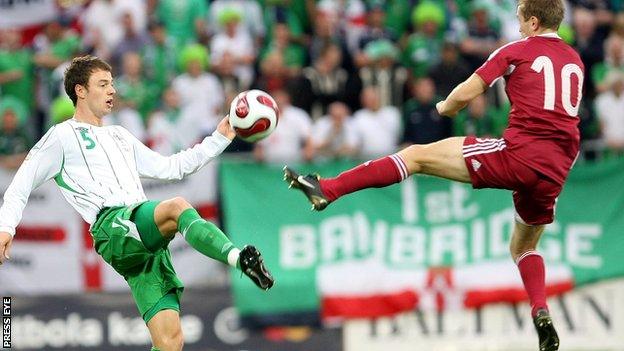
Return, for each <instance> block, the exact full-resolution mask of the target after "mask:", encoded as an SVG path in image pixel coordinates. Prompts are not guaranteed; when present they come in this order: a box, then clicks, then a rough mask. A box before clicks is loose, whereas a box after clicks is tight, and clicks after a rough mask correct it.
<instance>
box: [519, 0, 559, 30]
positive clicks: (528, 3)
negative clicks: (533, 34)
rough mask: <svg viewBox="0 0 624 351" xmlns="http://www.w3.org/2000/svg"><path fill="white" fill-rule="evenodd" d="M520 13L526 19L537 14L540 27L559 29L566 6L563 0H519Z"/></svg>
mask: <svg viewBox="0 0 624 351" xmlns="http://www.w3.org/2000/svg"><path fill="white" fill-rule="evenodd" d="M518 7H519V8H520V15H521V16H522V17H524V19H525V20H528V19H529V18H531V17H533V16H535V18H537V19H538V20H539V23H540V27H542V28H548V29H554V30H557V29H559V25H560V24H561V21H563V13H564V11H565V8H564V6H563V1H562V0H519V1H518Z"/></svg>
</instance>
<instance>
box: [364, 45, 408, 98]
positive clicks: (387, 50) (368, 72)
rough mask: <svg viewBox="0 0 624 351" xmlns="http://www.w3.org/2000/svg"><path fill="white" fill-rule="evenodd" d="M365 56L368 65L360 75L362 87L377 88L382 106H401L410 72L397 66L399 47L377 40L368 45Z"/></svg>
mask: <svg viewBox="0 0 624 351" xmlns="http://www.w3.org/2000/svg"><path fill="white" fill-rule="evenodd" d="M364 54H365V55H366V56H367V61H368V64H367V65H366V66H364V67H362V68H360V70H359V73H358V77H359V79H360V80H361V86H362V87H371V86H372V87H376V89H377V94H378V99H379V100H380V104H381V106H387V105H394V106H401V105H402V104H403V97H404V93H403V92H404V90H405V83H406V82H407V79H408V72H407V69H405V67H402V66H400V65H398V64H397V62H398V58H399V50H398V49H397V47H396V46H395V45H394V43H393V42H391V41H389V40H385V39H381V40H376V41H373V42H370V43H368V45H366V48H365V49H364Z"/></svg>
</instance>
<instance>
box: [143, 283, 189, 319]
mask: <svg viewBox="0 0 624 351" xmlns="http://www.w3.org/2000/svg"><path fill="white" fill-rule="evenodd" d="M162 310H174V311H178V312H180V297H179V296H178V293H177V292H176V291H175V290H172V292H169V293H167V295H165V296H163V297H161V298H160V300H158V302H157V303H156V304H155V305H154V307H152V308H150V309H149V310H148V311H147V312H145V314H144V315H143V320H144V321H145V324H147V322H149V321H150V319H152V318H153V317H154V316H155V315H156V313H158V312H160V311H162Z"/></svg>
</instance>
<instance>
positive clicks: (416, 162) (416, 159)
mask: <svg viewBox="0 0 624 351" xmlns="http://www.w3.org/2000/svg"><path fill="white" fill-rule="evenodd" d="M425 148H426V146H425V145H419V144H414V145H410V146H408V147H406V148H405V149H403V150H401V151H399V155H400V156H401V158H402V159H403V161H404V162H405V165H406V166H407V170H408V172H409V174H413V173H419V172H421V171H422V169H423V167H424V164H425V156H426V152H425Z"/></svg>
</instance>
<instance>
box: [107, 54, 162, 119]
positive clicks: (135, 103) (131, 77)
mask: <svg viewBox="0 0 624 351" xmlns="http://www.w3.org/2000/svg"><path fill="white" fill-rule="evenodd" d="M142 68H143V62H142V60H141V56H140V55H139V54H138V53H136V52H128V53H126V54H125V55H124V56H123V58H122V73H121V76H119V78H118V79H117V81H116V89H117V94H118V96H119V106H117V107H130V108H132V109H135V110H137V111H138V112H139V113H140V114H141V117H142V118H143V119H144V120H145V119H146V118H147V116H148V114H149V113H150V111H151V109H153V108H154V107H156V106H155V101H153V100H150V97H151V96H153V94H152V95H150V88H149V86H148V84H147V81H145V79H144V78H143V76H142V74H141V73H142Z"/></svg>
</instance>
